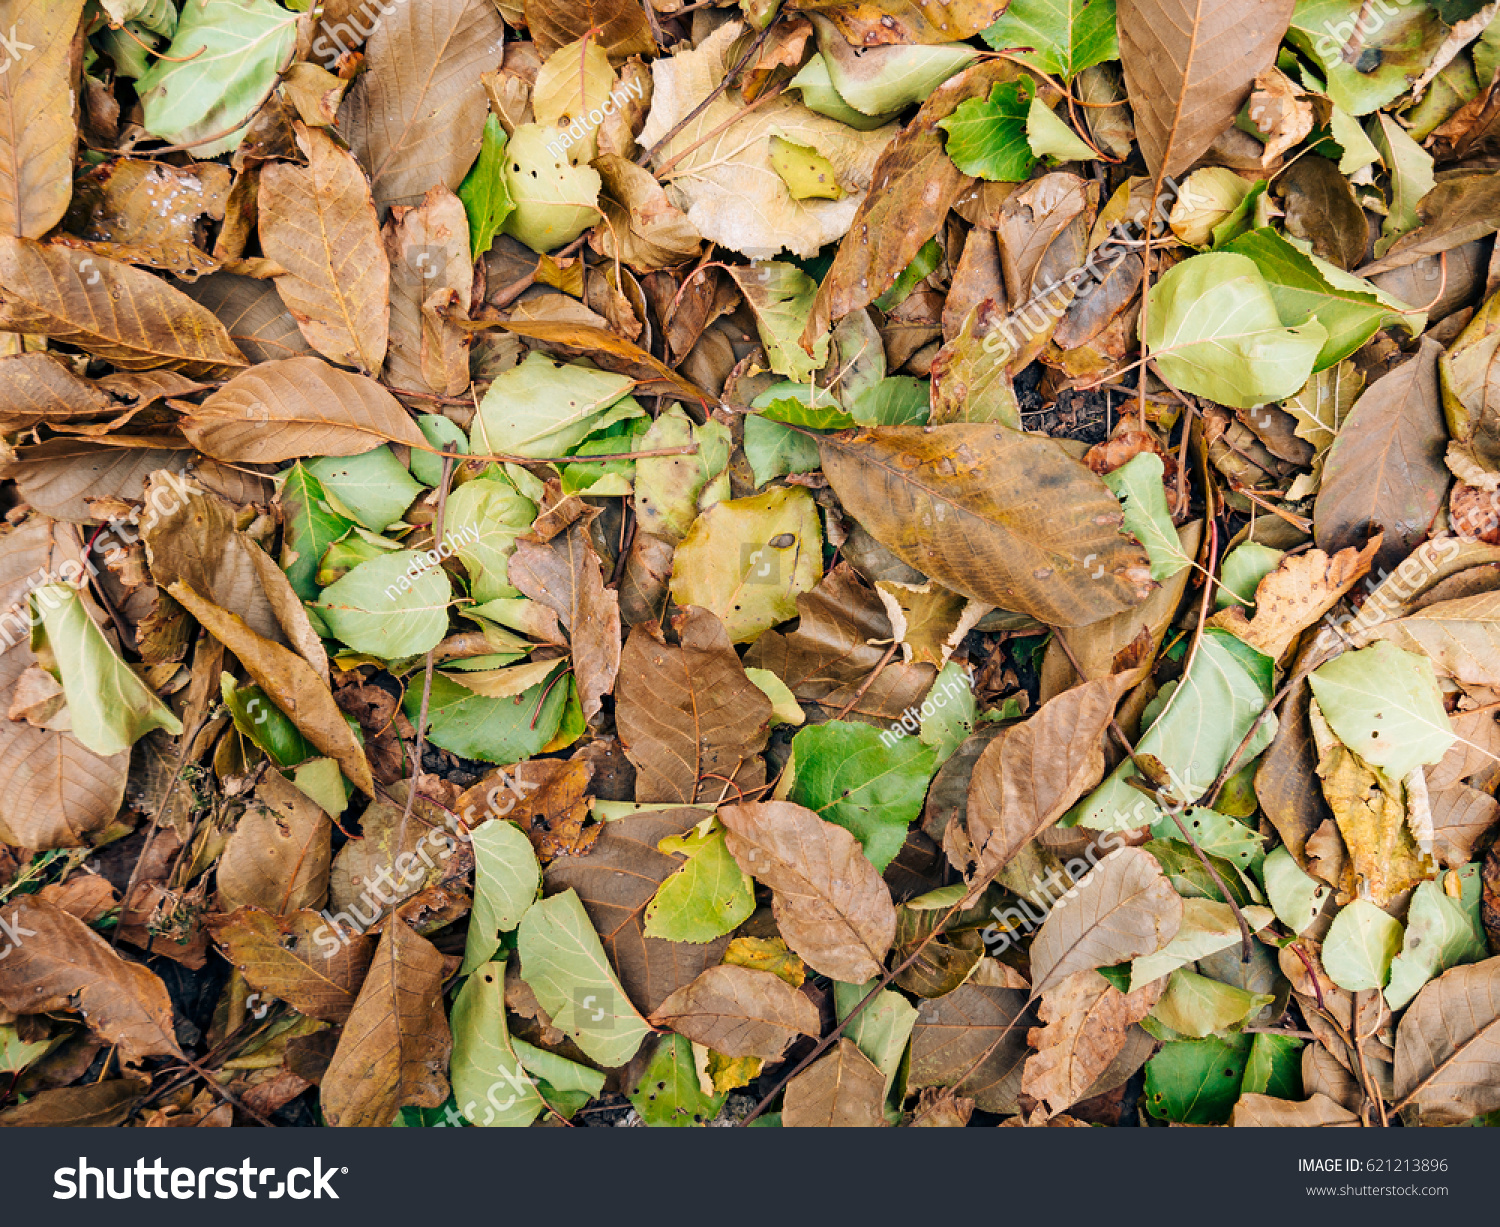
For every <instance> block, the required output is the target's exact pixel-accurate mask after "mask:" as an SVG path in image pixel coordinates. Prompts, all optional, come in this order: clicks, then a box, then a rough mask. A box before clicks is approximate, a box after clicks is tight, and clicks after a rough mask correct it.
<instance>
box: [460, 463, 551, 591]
mask: <svg viewBox="0 0 1500 1227" xmlns="http://www.w3.org/2000/svg"><path fill="white" fill-rule="evenodd" d="M535 522H536V504H535V503H533V502H532V501H531V500H530V499H528V498H523V497H521V495H519V494H517V493H516V489H515V487H514V486H512V485H511V484H510V482H508V481H505V480H503V479H499V478H494V477H481V478H478V479H476V480H474V481H467V482H465V483H464V484H463V485H461V486H459V487H458V489H457V490H454V491H453V492H452V493H451V494H450V495H448V506H447V507H446V509H445V514H444V516H443V526H444V536H445V537H446V538H447V539H448V541H449V542H450V543H451V544H452V546H453V550H454V553H456V554H457V555H458V560H459V561H460V562H461V563H463V565H464V570H465V571H466V572H468V576H469V595H470V596H472V597H473V598H474V599H475V600H476V601H494V600H499V599H501V598H503V597H515V596H519V595H520V593H519V592H518V591H517V590H516V589H515V588H513V587H512V586H511V584H510V580H509V576H508V566H509V561H510V556H511V555H512V554H513V553H515V549H516V538H517V537H519V536H520V535H521V534H522V533H525V532H528V531H530V529H531V526H532V524H533V523H535Z"/></svg>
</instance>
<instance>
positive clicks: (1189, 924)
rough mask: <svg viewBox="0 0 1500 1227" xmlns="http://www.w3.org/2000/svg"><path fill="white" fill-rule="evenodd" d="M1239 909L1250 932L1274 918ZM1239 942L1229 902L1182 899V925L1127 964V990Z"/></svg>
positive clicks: (1262, 911)
mask: <svg viewBox="0 0 1500 1227" xmlns="http://www.w3.org/2000/svg"><path fill="white" fill-rule="evenodd" d="M1242 911H1243V914H1244V917H1245V923H1246V924H1248V925H1249V926H1250V928H1251V931H1252V932H1254V931H1259V930H1260V929H1263V928H1265V927H1266V925H1268V924H1270V923H1271V921H1272V920H1273V919H1274V914H1273V913H1272V912H1271V911H1270V910H1269V909H1267V908H1263V907H1249V908H1244V909H1242ZM1239 942H1240V926H1239V921H1237V920H1236V919H1235V918H1234V909H1233V908H1231V907H1230V906H1229V904H1227V903H1220V902H1218V901H1216V900H1212V899H1184V900H1183V901H1182V924H1181V925H1180V926H1179V927H1178V930H1177V934H1176V936H1174V937H1173V938H1172V940H1171V941H1170V942H1168V943H1167V944H1166V945H1165V946H1163V947H1162V948H1161V949H1160V950H1158V951H1157V952H1156V953H1155V954H1148V955H1144V956H1143V957H1141V958H1138V959H1136V960H1135V961H1134V962H1133V963H1131V965H1130V988H1129V989H1128V990H1127V991H1129V992H1135V991H1136V990H1137V989H1140V988H1144V987H1145V986H1146V985H1148V984H1150V983H1151V981H1153V980H1156V979H1159V978H1160V977H1162V976H1164V975H1166V974H1167V973H1168V972H1171V971H1175V970H1176V969H1177V968H1179V967H1186V966H1187V965H1188V964H1189V963H1196V962H1197V961H1198V960H1199V959H1201V958H1204V957H1206V956H1208V955H1210V954H1217V953H1218V952H1219V951H1220V950H1227V949H1229V947H1231V946H1237V945H1239ZM1177 1030H1179V1031H1180V1030H1182V1028H1181V1027H1178V1028H1177Z"/></svg>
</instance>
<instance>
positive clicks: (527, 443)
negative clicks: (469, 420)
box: [469, 350, 645, 456]
mask: <svg viewBox="0 0 1500 1227" xmlns="http://www.w3.org/2000/svg"><path fill="white" fill-rule="evenodd" d="M634 385H635V381H634V380H633V379H631V378H630V377H629V376H628V375H616V374H613V373H611V372H609V371H593V370H589V369H587V368H586V367H581V366H571V365H566V364H564V363H561V362H557V361H555V360H554V359H552V358H549V357H547V355H546V354H544V353H542V352H541V351H540V350H532V351H531V352H530V353H529V354H527V355H526V361H524V362H522V363H521V364H520V365H519V366H514V367H511V369H510V370H508V371H503V372H501V374H499V375H497V376H496V377H495V380H494V382H493V383H491V384H490V390H489V391H488V392H486V393H485V394H484V399H483V400H482V401H480V402H479V412H478V413H476V414H475V415H474V425H473V427H472V429H471V430H470V432H469V442H470V445H471V446H472V447H473V449H474V451H475V453H476V454H478V455H506V456H563V455H567V454H568V453H569V452H570V451H571V450H572V449H573V448H574V447H576V446H577V445H578V444H580V443H582V442H583V441H584V439H586V438H588V436H589V435H591V434H593V433H594V431H596V430H603V429H604V428H606V427H607V426H609V425H611V424H612V423H614V422H617V421H622V420H624V419H625V418H628V417H641V416H643V415H644V414H645V410H644V409H642V408H641V407H640V406H639V405H638V404H636V402H635V401H634V400H633V399H632V398H630V397H629V396H627V395H626V393H628V392H629V391H630V389H631V388H632V387H634Z"/></svg>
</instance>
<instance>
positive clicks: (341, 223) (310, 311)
mask: <svg viewBox="0 0 1500 1227" xmlns="http://www.w3.org/2000/svg"><path fill="white" fill-rule="evenodd" d="M415 7H416V6H407V7H406V8H404V9H403V11H404V12H410V11H412V9H413V8H415ZM385 24H387V23H382V28H384V25H385ZM366 75H367V76H368V75H369V74H366ZM297 141H298V143H299V144H300V145H301V146H302V149H303V152H304V153H306V154H307V165H306V166H297V165H294V164H293V163H291V162H273V163H271V164H270V165H268V166H266V167H265V169H264V170H262V171H261V177H260V200H259V206H258V207H259V210H260V244H261V247H262V248H264V249H265V253H266V256H267V257H268V258H269V259H271V260H274V261H275V262H276V263H277V264H279V265H280V266H281V267H282V268H284V269H285V270H286V272H285V273H283V274H281V275H280V276H278V277H277V278H276V290H277V292H278V293H279V294H280V295H281V298H282V301H283V302H285V303H286V305H287V310H289V311H290V312H291V313H292V315H293V317H294V318H295V319H296V321H297V326H298V327H299V328H301V329H302V335H303V336H304V337H306V338H307V343H308V344H309V345H311V346H312V347H313V348H314V349H315V350H317V351H318V352H319V353H320V354H322V355H323V356H324V357H325V358H328V359H330V360H331V361H333V362H337V363H340V364H341V365H343V366H357V367H359V368H360V369H361V370H363V371H365V372H366V373H367V374H370V375H377V374H379V373H380V367H381V364H382V363H383V362H384V361H385V350H386V340H387V337H388V334H389V328H390V288H391V287H390V278H391V265H390V261H389V260H388V259H387V258H386V254H385V245H384V244H383V243H382V242H381V241H380V225H379V223H378V222H377V221H376V219H375V206H374V205H373V204H372V203H371V200H370V185H369V184H368V183H367V182H366V181H365V175H364V172H363V171H362V170H360V168H359V163H358V162H356V161H355V160H354V155H353V154H351V153H348V152H346V151H345V150H343V149H341V148H339V146H338V145H336V144H335V143H334V140H333V138H332V137H331V136H329V135H328V134H327V133H326V132H323V131H322V130H320V129H317V128H300V129H299V130H298V133H297Z"/></svg>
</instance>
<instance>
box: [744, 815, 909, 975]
mask: <svg viewBox="0 0 1500 1227" xmlns="http://www.w3.org/2000/svg"><path fill="white" fill-rule="evenodd" d="M719 817H720V818H721V819H722V820H723V822H724V825H725V827H727V828H728V831H729V833H728V836H727V837H726V838H727V842H728V845H729V851H730V853H731V855H733V857H734V859H735V860H736V861H737V862H738V863H739V866H740V868H741V869H743V870H744V871H745V872H746V873H748V874H750V876H751V877H753V878H756V879H757V880H758V881H760V882H762V883H763V884H765V885H766V886H769V887H770V888H771V891H772V895H773V899H772V908H773V910H774V912H775V914H776V924H777V926H778V928H779V929H780V930H781V936H782V937H783V938H784V939H785V941H786V944H787V945H788V946H790V947H791V948H792V949H793V950H795V951H796V952H797V953H798V954H799V955H801V956H802V958H803V959H804V960H805V961H806V962H807V963H808V964H810V965H811V966H812V967H813V968H815V969H816V970H818V971H820V972H822V973H823V974H824V975H826V976H831V977H832V978H833V979H835V980H842V981H844V982H845V983H846V984H863V983H864V982H865V981H866V980H868V979H870V978H871V977H873V976H878V975H879V974H880V973H881V972H882V971H883V970H884V967H885V956H886V953H887V952H888V951H889V950H890V948H891V942H893V941H894V940H895V937H896V909H895V905H894V904H892V902H891V892H890V890H889V889H888V888H887V887H886V884H885V883H884V882H883V881H881V879H880V875H879V874H878V873H877V872H876V871H875V866H874V865H872V864H870V862H869V860H868V859H867V858H866V857H865V854H864V851H863V850H862V849H861V848H860V846H859V840H857V839H855V838H854V836H853V835H851V834H850V833H849V832H848V831H846V830H844V828H843V827H839V826H834V825H833V823H831V822H825V821H823V819H821V818H819V817H818V816H817V815H816V814H815V813H813V812H812V811H811V810H809V809H804V808H803V807H802V806H800V805H793V804H792V803H791V802H790V801H763V802H755V803H751V804H746V805H726V806H724V807H723V808H722V809H721V810H720V811H719Z"/></svg>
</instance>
